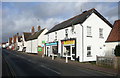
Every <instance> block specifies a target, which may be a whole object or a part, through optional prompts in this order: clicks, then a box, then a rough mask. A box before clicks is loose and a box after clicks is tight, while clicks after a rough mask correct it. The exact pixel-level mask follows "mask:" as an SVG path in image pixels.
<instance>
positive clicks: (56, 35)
mask: <svg viewBox="0 0 120 78" xmlns="http://www.w3.org/2000/svg"><path fill="white" fill-rule="evenodd" d="M55 40H57V32H55Z"/></svg>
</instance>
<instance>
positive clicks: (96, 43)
mask: <svg viewBox="0 0 120 78" xmlns="http://www.w3.org/2000/svg"><path fill="white" fill-rule="evenodd" d="M82 26H83V30H82ZM87 26H91V27H92V38H89V37H86V36H87V29H86V28H87ZM99 28H103V36H104V38H99ZM65 29H68V38H76V45H77V46H76V52H77V57H78V56H79V57H80V59H79V61H80V62H83V61H95V60H96V55H98V56H103V55H104V45H105V41H106V39H107V37H108V35H109V33H110V31H111V27H110V26H108V25H107V24H106V23H105V22H104V21H103V20H101V19H100V18H99V17H98V16H97V15H96V14H94V13H92V14H91V16H89V18H88V19H87V20H86V21H85V22H84V23H83V24H82V25H80V24H77V25H75V29H74V30H75V32H76V34H72V32H71V29H72V27H67V28H65ZM65 29H61V30H58V31H55V32H57V41H58V53H61V41H60V40H64V38H65ZM55 32H51V33H49V34H47V42H53V41H54V40H55ZM82 32H83V36H84V37H82ZM48 35H49V41H48ZM82 39H83V40H84V42H83V40H82ZM82 43H83V44H82ZM88 45H91V46H92V57H87V46H88ZM82 46H83V47H82ZM100 47H101V48H102V49H100Z"/></svg>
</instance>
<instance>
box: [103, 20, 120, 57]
mask: <svg viewBox="0 0 120 78" xmlns="http://www.w3.org/2000/svg"><path fill="white" fill-rule="evenodd" d="M118 44H120V20H116V21H115V22H114V25H113V28H112V30H111V32H110V34H109V36H108V38H107V40H106V45H105V48H106V50H105V56H108V57H112V56H113V57H114V56H115V55H114V50H115V47H116V45H118Z"/></svg>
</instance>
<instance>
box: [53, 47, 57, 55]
mask: <svg viewBox="0 0 120 78" xmlns="http://www.w3.org/2000/svg"><path fill="white" fill-rule="evenodd" d="M52 52H53V53H54V54H58V50H57V46H52Z"/></svg>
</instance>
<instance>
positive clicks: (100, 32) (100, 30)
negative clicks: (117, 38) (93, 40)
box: [99, 28, 103, 38]
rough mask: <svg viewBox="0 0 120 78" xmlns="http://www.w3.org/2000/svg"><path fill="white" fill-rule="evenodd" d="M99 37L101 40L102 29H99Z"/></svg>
mask: <svg viewBox="0 0 120 78" xmlns="http://www.w3.org/2000/svg"><path fill="white" fill-rule="evenodd" d="M99 37H100V38H103V28H99Z"/></svg>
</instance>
